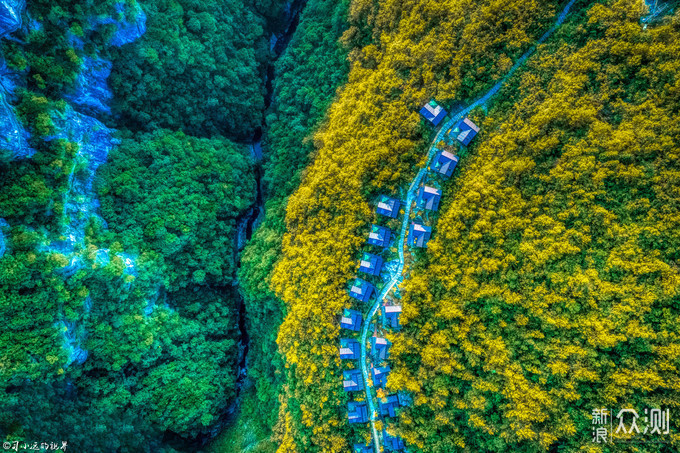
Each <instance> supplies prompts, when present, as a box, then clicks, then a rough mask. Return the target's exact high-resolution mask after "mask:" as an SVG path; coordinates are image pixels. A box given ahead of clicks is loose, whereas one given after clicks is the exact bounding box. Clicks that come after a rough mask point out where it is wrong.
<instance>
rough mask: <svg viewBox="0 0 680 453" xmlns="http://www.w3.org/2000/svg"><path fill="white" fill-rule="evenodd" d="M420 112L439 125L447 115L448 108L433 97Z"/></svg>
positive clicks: (435, 124) (434, 124) (433, 123)
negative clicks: (445, 108)
mask: <svg viewBox="0 0 680 453" xmlns="http://www.w3.org/2000/svg"><path fill="white" fill-rule="evenodd" d="M420 114H421V115H423V116H424V117H425V119H426V120H428V121H429V122H430V123H432V125H433V126H437V125H438V124H439V123H440V122H441V121H442V120H443V119H444V117H445V116H446V110H444V108H443V107H442V106H441V105H439V104H437V103H436V102H435V100H434V99H432V100H431V101H430V102H428V103H427V104H425V105H424V106H423V108H422V109H420Z"/></svg>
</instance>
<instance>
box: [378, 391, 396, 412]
mask: <svg viewBox="0 0 680 453" xmlns="http://www.w3.org/2000/svg"><path fill="white" fill-rule="evenodd" d="M378 406H380V415H381V416H382V417H396V416H397V409H399V398H397V395H390V396H388V397H387V398H384V399H382V400H379V401H378Z"/></svg>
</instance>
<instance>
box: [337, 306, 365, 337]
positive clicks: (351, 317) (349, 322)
mask: <svg viewBox="0 0 680 453" xmlns="http://www.w3.org/2000/svg"><path fill="white" fill-rule="evenodd" d="M340 327H342V328H345V329H349V330H353V331H354V332H358V331H360V330H361V313H359V312H358V311H356V310H350V309H349V308H345V309H344V310H343V311H342V317H341V318H340Z"/></svg>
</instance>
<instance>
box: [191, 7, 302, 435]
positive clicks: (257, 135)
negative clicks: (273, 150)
mask: <svg viewBox="0 0 680 453" xmlns="http://www.w3.org/2000/svg"><path fill="white" fill-rule="evenodd" d="M306 3H307V0H295V1H292V2H291V3H289V4H288V7H287V8H286V11H285V21H284V26H283V27H281V28H282V31H281V32H280V33H278V34H273V35H272V37H271V41H270V42H271V43H272V44H271V52H272V54H273V57H272V59H271V60H270V62H269V64H268V65H267V68H266V71H265V78H264V86H265V96H264V101H265V102H264V109H265V112H264V113H266V112H267V111H268V110H269V109H270V107H271V105H272V102H273V100H274V83H273V82H274V77H275V75H276V73H275V68H274V65H275V63H276V61H277V60H278V59H279V57H281V55H283V53H284V52H285V50H286V48H287V47H288V44H289V43H290V40H291V38H292V37H293V35H294V34H295V31H296V29H297V26H298V24H299V21H300V13H301V12H302V10H304V7H305V5H306ZM265 116H266V115H265V114H263V115H262V124H261V126H260V127H258V128H257V129H256V130H255V132H254V134H253V138H252V140H251V143H250V144H249V146H250V152H251V157H252V159H253V162H254V173H255V182H256V190H257V193H256V198H255V203H254V204H253V205H252V206H251V207H250V208H249V209H248V211H247V212H246V213H245V214H244V215H242V216H241V217H240V218H239V219H237V221H236V235H235V238H234V241H235V246H234V263H235V264H236V268H237V269H239V268H240V267H241V252H242V251H243V249H244V248H245V245H246V243H247V242H248V241H249V240H250V239H251V238H252V235H253V232H254V231H255V229H256V228H257V226H258V225H259V223H260V222H261V221H262V219H263V218H264V196H263V187H262V176H263V173H264V170H263V168H262V157H263V155H262V145H261V143H262V137H263V136H264V135H265V134H266V130H267V124H266V120H265ZM233 288H234V290H235V291H236V294H237V295H238V296H237V297H238V301H237V310H238V330H239V359H238V375H237V379H236V397H235V400H234V403H233V404H232V405H230V407H229V408H228V409H227V410H226V411H225V414H224V415H223V417H222V419H221V420H220V422H219V423H217V425H216V426H215V427H214V428H213V430H212V432H211V436H206V437H205V438H202V439H200V444H201V445H202V446H205V445H206V444H207V443H208V442H209V441H210V440H211V439H212V438H213V437H214V436H216V435H217V434H218V433H219V432H220V431H221V430H222V429H224V428H225V427H226V426H228V425H229V424H230V423H233V422H234V421H235V420H236V418H237V417H238V413H239V409H240V405H241V396H242V395H241V391H242V389H243V385H244V382H245V380H246V378H247V376H248V352H249V349H250V335H249V334H248V325H247V324H248V323H247V319H248V317H247V313H246V306H245V299H244V297H243V294H242V292H241V289H240V286H239V282H238V280H237V279H235V280H234V286H233Z"/></svg>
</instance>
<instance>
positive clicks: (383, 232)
mask: <svg viewBox="0 0 680 453" xmlns="http://www.w3.org/2000/svg"><path fill="white" fill-rule="evenodd" d="M390 235H391V231H390V230H389V229H388V228H385V227H381V226H379V225H371V232H370V233H369V234H368V243H369V244H371V245H377V246H378V247H387V246H388V245H390Z"/></svg>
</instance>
